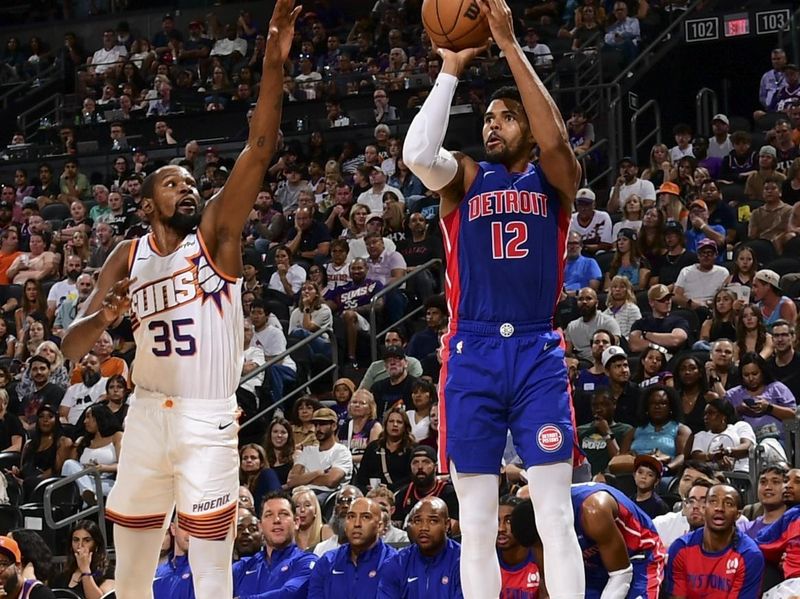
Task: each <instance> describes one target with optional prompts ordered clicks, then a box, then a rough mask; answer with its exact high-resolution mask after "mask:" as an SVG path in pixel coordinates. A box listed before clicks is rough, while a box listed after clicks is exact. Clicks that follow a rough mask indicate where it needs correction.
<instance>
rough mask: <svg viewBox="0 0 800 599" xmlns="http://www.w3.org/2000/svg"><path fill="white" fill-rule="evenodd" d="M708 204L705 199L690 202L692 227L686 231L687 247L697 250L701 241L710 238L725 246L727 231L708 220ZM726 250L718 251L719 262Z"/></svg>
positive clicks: (692, 250) (719, 246)
mask: <svg viewBox="0 0 800 599" xmlns="http://www.w3.org/2000/svg"><path fill="white" fill-rule="evenodd" d="M712 183H713V182H712ZM708 220H709V216H708V204H706V203H705V201H704V200H693V201H692V203H691V204H689V223H690V224H691V227H689V229H688V230H687V231H686V249H687V250H689V251H690V252H695V253H696V252H697V246H698V244H699V243H700V241H702V240H704V239H710V240H712V241H713V242H714V243H716V244H717V247H718V248H723V249H724V248H725V244H726V241H727V231H726V230H725V227H723V226H721V225H712V224H709V222H708ZM724 253H725V252H718V260H717V261H718V262H719V263H721V262H722V258H723V256H724Z"/></svg>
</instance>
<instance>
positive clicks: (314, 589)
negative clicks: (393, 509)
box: [308, 497, 397, 599]
mask: <svg viewBox="0 0 800 599" xmlns="http://www.w3.org/2000/svg"><path fill="white" fill-rule="evenodd" d="M380 527H381V506H380V505H379V504H378V503H377V502H376V501H373V500H372V499H367V498H366V497H361V498H359V499H356V500H355V501H354V502H353V503H351V504H350V509H348V510H347V521H346V523H345V531H346V533H347V540H348V542H347V543H345V544H344V545H342V546H341V547H339V548H338V549H336V550H335V551H329V552H328V553H326V554H325V555H323V556H322V557H321V558H320V559H319V561H318V562H317V565H316V566H315V567H314V571H313V572H312V574H311V581H310V582H309V585H308V596H309V597H313V598H314V599H375V598H376V597H377V593H378V583H379V582H380V579H381V577H382V576H383V572H384V568H385V564H386V562H387V560H388V559H389V558H391V557H392V556H394V555H396V554H397V551H395V550H394V549H393V548H392V547H389V546H388V545H386V544H385V543H384V542H383V541H382V540H381V539H380V537H379V531H380Z"/></svg>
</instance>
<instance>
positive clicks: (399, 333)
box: [384, 327, 408, 343]
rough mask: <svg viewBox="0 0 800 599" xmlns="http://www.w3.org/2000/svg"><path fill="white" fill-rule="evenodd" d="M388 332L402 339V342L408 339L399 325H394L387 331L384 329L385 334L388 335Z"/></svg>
mask: <svg viewBox="0 0 800 599" xmlns="http://www.w3.org/2000/svg"><path fill="white" fill-rule="evenodd" d="M389 333H394V334H395V335H397V336H398V337H400V341H402V342H403V343H405V342H406V341H408V337H406V334H405V333H404V332H403V329H401V328H400V327H394V328H391V329H389V330H388V331H386V335H388V334H389ZM384 339H386V336H384Z"/></svg>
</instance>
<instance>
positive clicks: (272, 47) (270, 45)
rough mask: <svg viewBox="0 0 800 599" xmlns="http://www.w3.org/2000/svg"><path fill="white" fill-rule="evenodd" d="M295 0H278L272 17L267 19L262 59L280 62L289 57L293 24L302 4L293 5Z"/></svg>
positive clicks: (301, 8)
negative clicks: (267, 30) (265, 44)
mask: <svg viewBox="0 0 800 599" xmlns="http://www.w3.org/2000/svg"><path fill="white" fill-rule="evenodd" d="M294 2H295V0H278V1H277V2H276V3H275V10H273V11H272V18H271V19H270V20H269V34H268V35H267V49H266V52H265V53H264V61H265V62H266V61H268V60H272V61H276V62H278V63H280V64H283V63H284V62H286V59H287V58H288V57H289V49H290V48H291V47H292V39H293V38H294V24H295V21H297V17H298V15H299V14H300V11H302V10H303V7H302V6H295V5H294Z"/></svg>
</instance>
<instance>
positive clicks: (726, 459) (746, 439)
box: [691, 399, 756, 472]
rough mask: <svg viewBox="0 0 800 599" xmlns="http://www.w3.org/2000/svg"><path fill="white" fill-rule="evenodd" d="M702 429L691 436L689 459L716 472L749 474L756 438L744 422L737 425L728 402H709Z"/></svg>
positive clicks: (716, 400) (751, 428)
mask: <svg viewBox="0 0 800 599" xmlns="http://www.w3.org/2000/svg"><path fill="white" fill-rule="evenodd" d="M703 421H704V422H705V430H702V431H700V432H699V433H697V434H696V435H695V436H694V442H693V443H692V455H691V459H693V460H698V461H700V462H712V463H713V464H714V467H715V470H721V471H724V472H728V471H731V470H733V471H735V472H748V471H749V469H750V466H749V455H750V448H751V447H752V446H753V445H754V444H755V442H756V435H755V433H754V432H753V427H751V426H750V425H749V424H748V423H747V422H743V421H742V422H739V421H738V418H736V411H735V410H734V409H733V406H732V405H731V403H730V402H729V401H728V400H727V399H712V400H710V401H709V402H708V403H707V404H706V411H705V414H704V415H703Z"/></svg>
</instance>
